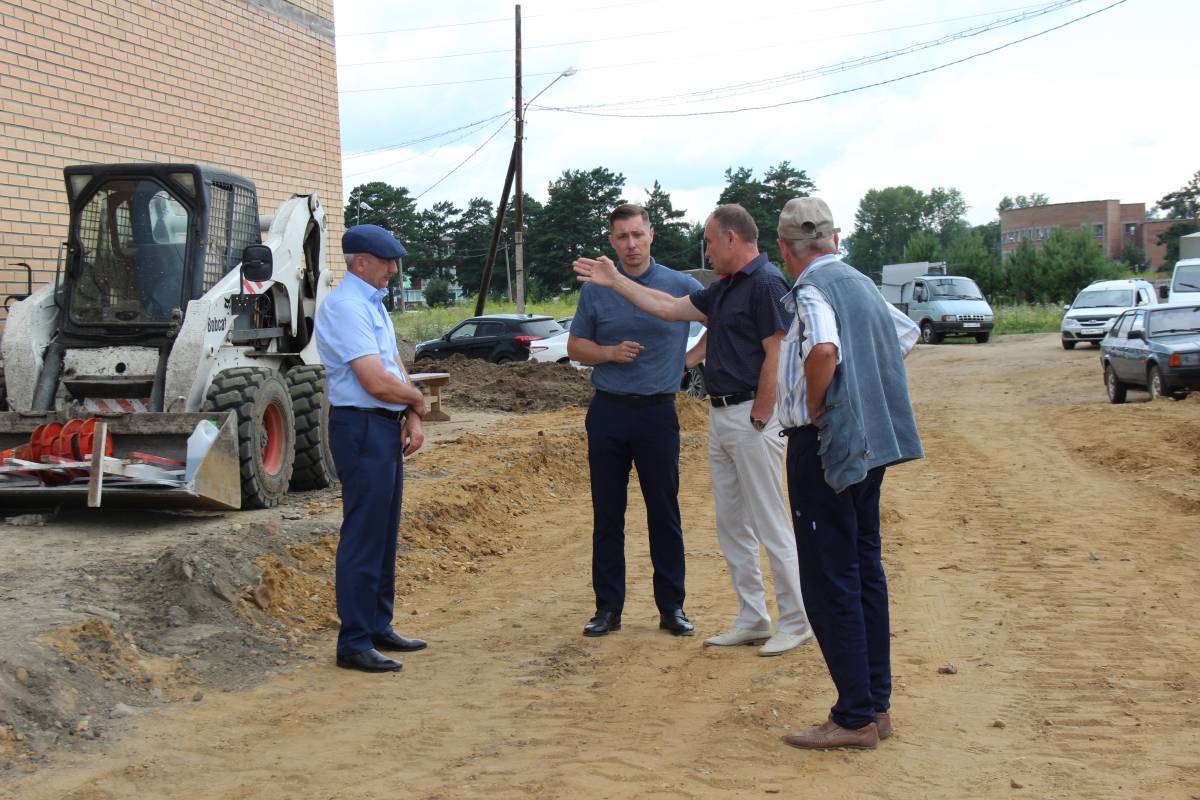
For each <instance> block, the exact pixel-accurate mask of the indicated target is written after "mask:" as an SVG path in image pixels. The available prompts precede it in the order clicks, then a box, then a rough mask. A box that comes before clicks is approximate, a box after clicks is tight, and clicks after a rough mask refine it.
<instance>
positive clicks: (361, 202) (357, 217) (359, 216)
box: [354, 200, 375, 225]
mask: <svg viewBox="0 0 1200 800" xmlns="http://www.w3.org/2000/svg"><path fill="white" fill-rule="evenodd" d="M364 208H365V209H366V210H367V211H374V210H375V209H374V208H372V207H371V204H370V203H368V202H366V201H365V200H359V201H358V208H357V209H355V212H356V214H355V217H354V224H355V225H361V224H362V212H363V209H364Z"/></svg>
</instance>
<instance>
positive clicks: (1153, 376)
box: [1146, 365, 1171, 400]
mask: <svg viewBox="0 0 1200 800" xmlns="http://www.w3.org/2000/svg"><path fill="white" fill-rule="evenodd" d="M1146 388H1147V389H1148V390H1149V391H1150V399H1151V400H1157V399H1158V398H1160V397H1165V396H1167V395H1169V394H1171V392H1169V391H1168V390H1167V382H1166V380H1165V379H1164V378H1163V374H1162V369H1161V368H1159V367H1156V366H1153V365H1151V366H1150V368H1149V369H1148V370H1146Z"/></svg>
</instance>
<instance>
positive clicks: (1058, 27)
mask: <svg viewBox="0 0 1200 800" xmlns="http://www.w3.org/2000/svg"><path fill="white" fill-rule="evenodd" d="M1126 2H1128V0H1117V1H1116V2H1115V3H1112V4H1110V5H1107V6H1105V7H1104V8H1100V9H1097V10H1096V11H1092V12H1089V13H1087V14H1084V15H1083V16H1081V17H1076V18H1075V19H1072V20H1068V21H1066V22H1064V23H1062V24H1060V25H1055V26H1053V27H1051V28H1046V29H1045V30H1041V31H1038V32H1037V33H1032V34H1030V35H1028V36H1024V37H1022V38H1020V39H1014V40H1013V41H1011V42H1006V43H1004V44H1002V45H998V46H996V47H993V48H991V49H988V50H983V51H980V52H978V53H973V54H971V55H969V56H964V57H962V58H959V59H955V60H954V61H947V62H946V63H944V64H938V65H937V66H933V67H929V68H927V69H922V70H917V71H916V72H909V73H907V74H905V75H900V76H898V77H895V78H889V79H888V80H885V81H876V82H874V83H867V84H863V85H861V86H855V87H852V88H850V89H842V90H840V91H836V92H828V93H826V94H822V95H816V96H814V97H805V98H802V99H800V100H786V101H784V102H782V103H771V104H769V105H762V106H745V107H743V108H729V109H722V110H719V111H688V112H680V113H676V114H606V113H602V112H599V111H586V110H582V109H578V108H568V107H555V106H535V108H539V109H541V110H543V111H560V112H564V113H568V114H582V115H584V116H591V117H619V118H629V119H665V118H678V117H712V116H718V115H723V114H738V113H741V112H743V111H766V110H769V109H773V108H783V107H784V106H794V105H799V104H801V103H812V102H816V101H817V100H827V99H829V98H831V97H838V96H840V95H844V94H852V93H854V92H861V91H865V90H867V89H874V88H877V87H880V86H887V85H888V84H892V83H899V82H900V81H903V80H907V79H909V78H915V77H918V76H920V75H928V74H929V73H931V72H938V71H939V70H943V69H946V68H948V67H953V66H957V65H958V64H963V63H966V62H967V61H973V60H974V59H976V58H981V57H983V56H986V55H991V54H992V53H996V52H999V51H1001V50H1006V49H1007V48H1009V47H1013V46H1015V45H1018V44H1022V43H1023V42H1028V41H1030V40H1031V39H1036V38H1038V37H1040V36H1045V35H1046V34H1048V33H1053V32H1054V31H1057V30H1061V29H1063V28H1066V27H1067V26H1069V25H1074V24H1075V23H1077V22H1082V21H1083V20H1085V19H1088V18H1089V17H1094V16H1096V15H1097V14H1102V13H1104V12H1105V11H1108V10H1110V9H1113V8H1116V7H1117V6H1119V5H1123V4H1124V3H1126Z"/></svg>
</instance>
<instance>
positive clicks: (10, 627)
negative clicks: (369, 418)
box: [0, 335, 1200, 800]
mask: <svg viewBox="0 0 1200 800" xmlns="http://www.w3.org/2000/svg"><path fill="white" fill-rule="evenodd" d="M908 363H909V368H910V374H911V382H912V387H913V397H914V401H915V403H916V405H917V410H918V415H919V419H920V423H921V430H922V434H923V436H924V439H925V443H926V448H927V451H928V458H927V459H926V460H925V461H922V462H919V463H915V464H908V465H904V466H901V467H898V468H896V469H894V470H891V471H889V473H888V476H887V479H886V480H885V484H884V502H883V505H884V509H883V510H884V520H885V532H884V541H885V562H886V564H887V567H888V570H889V578H890V582H891V590H892V608H891V610H892V619H893V633H894V638H893V645H894V650H893V661H894V672H895V680H896V692H895V697H894V706H893V716H894V720H895V723H896V727H897V735H896V736H895V737H894V738H893V739H890V740H888V741H886V742H884V743H883V744H882V745H881V747H880V748H879V749H878V750H877V751H875V752H871V753H842V752H830V753H802V752H800V751H796V750H792V749H790V748H788V747H786V746H784V745H783V744H782V743H781V742H780V741H779V737H780V736H781V735H782V734H783V733H786V732H787V731H789V730H793V729H795V728H797V727H800V726H807V725H810V724H813V723H815V722H818V721H820V720H822V719H823V718H824V717H825V715H826V713H827V711H828V707H829V705H830V703H831V702H832V700H833V689H832V686H831V684H830V682H829V678H828V675H827V673H826V671H825V668H824V664H823V662H822V660H821V658H820V652H819V649H818V648H817V647H816V646H815V644H810V645H806V646H805V647H803V648H800V649H799V650H797V651H793V652H792V653H789V654H787V655H785V656H783V657H780V658H774V659H764V658H758V657H757V656H756V655H755V651H754V649H752V648H736V649H733V650H723V649H722V650H714V649H707V650H706V649H704V648H703V647H701V639H702V637H703V636H707V635H711V634H713V633H716V632H719V631H721V630H723V629H724V628H725V627H727V626H728V624H729V622H730V621H731V620H732V619H733V617H734V615H735V614H736V607H737V604H736V599H735V597H734V595H733V592H732V590H731V588H730V586H729V581H728V576H727V574H726V571H725V567H724V562H723V559H722V558H721V556H720V552H719V550H718V547H717V543H716V538H715V533H714V530H713V510H712V500H711V492H710V489H709V486H708V473H707V467H706V463H705V448H704V443H705V439H706V426H707V423H706V419H707V416H706V410H705V407H704V406H703V404H702V403H699V402H696V401H689V400H687V399H686V398H681V400H680V413H681V424H682V429H683V445H684V446H683V455H682V459H681V463H682V475H683V480H682V490H681V506H682V509H683V514H684V528H685V536H686V538H687V543H688V568H689V572H688V589H689V599H688V601H687V609H688V611H689V613H690V614H691V616H692V618H693V619H694V620H695V622H696V623H697V628H698V631H697V632H698V636H697V637H695V638H673V637H670V636H669V635H667V634H666V633H664V632H661V631H659V630H658V629H657V617H656V613H655V610H654V606H653V601H652V596H651V589H650V568H649V558H648V555H647V549H646V542H645V520H644V511H643V509H642V508H641V507H640V501H639V498H638V494H637V492H636V490H634V491H631V498H630V500H631V502H630V511H629V514H628V524H629V536H628V539H629V547H628V551H629V581H628V582H629V587H630V591H629V600H628V604H627V607H626V612H625V626H624V629H623V630H622V631H620V632H619V633H617V634H614V635H612V636H609V637H607V638H604V639H597V640H591V639H584V638H583V637H581V636H580V631H581V628H582V625H583V623H584V622H585V621H586V619H587V617H588V616H589V614H590V611H591V606H592V596H591V590H590V585H589V576H590V551H591V544H590V523H591V505H590V496H589V493H588V486H587V469H586V441H585V439H584V435H583V430H582V419H583V410H582V408H579V407H577V406H575V405H569V406H568V407H565V408H563V407H560V408H559V409H558V410H555V411H549V412H544V413H536V414H514V413H504V414H496V413H483V412H478V413H476V412H462V411H460V410H459V407H457V406H456V405H455V404H454V403H453V402H450V401H448V402H447V403H446V408H447V410H449V411H450V413H451V414H452V416H454V419H453V420H452V421H451V422H449V423H445V424H442V425H437V426H430V428H429V430H430V432H431V433H432V434H433V436H432V438H433V439H434V440H435V441H434V442H433V443H432V444H431V446H430V447H429V448H428V450H427V451H423V452H422V453H420V454H418V456H417V457H416V458H414V459H412V461H411V462H410V464H409V468H410V469H409V479H410V480H409V482H408V485H407V487H406V491H407V497H406V500H405V504H406V505H405V509H406V514H405V521H404V524H403V528H402V535H403V542H404V547H403V550H402V553H401V555H400V563H399V571H400V576H401V577H400V582H399V586H398V610H399V614H398V620H397V627H398V629H399V630H401V632H403V633H405V634H406V635H417V636H422V637H424V638H428V639H429V640H430V642H431V644H430V648H429V650H427V651H424V652H422V653H416V654H412V655H410V656H407V657H406V658H405V659H404V660H405V670H404V672H403V673H401V674H398V675H389V676H370V675H362V674H358V673H348V672H345V671H341V670H337V669H336V668H335V667H334V666H333V663H332V650H333V633H332V631H333V625H334V617H333V606H332V592H331V583H330V578H331V567H332V558H333V548H334V546H335V541H334V538H333V534H334V532H335V531H336V528H337V524H338V510H337V502H338V499H337V496H336V494H335V493H325V494H318V495H315V496H314V495H296V496H294V497H292V498H289V503H288V505H286V506H284V507H283V508H281V509H277V510H273V511H269V512H249V513H241V514H228V515H220V516H216V517H195V516H191V517H187V516H179V515H171V516H168V515H162V514H146V513H144V514H129V513H125V514H122V515H120V516H117V515H113V514H109V513H107V512H105V513H103V514H97V513H95V512H93V513H90V514H87V513H84V512H64V513H62V514H60V515H59V516H58V517H57V518H56V519H53V520H52V521H49V522H46V523H44V524H41V525H37V524H24V525H13V526H9V527H6V528H3V529H0V714H2V715H3V716H0V725H2V726H3V727H2V728H0V766H4V767H5V768H6V771H4V772H0V796H5V797H7V796H11V797H22V798H31V799H33V800H37V799H38V798H71V800H108V799H109V798H126V797H164V798H166V797H171V798H174V797H179V798H185V797H186V798H275V797H281V796H286V797H296V798H309V797H312V798H342V797H346V798H349V797H359V796H391V795H395V794H399V793H402V794H404V795H406V796H417V797H444V798H451V797H453V798H462V797H465V798H471V797H489V798H494V797H528V796H533V797H563V798H566V797H572V798H574V797H622V798H623V797H639V798H640V797H714V796H748V795H762V794H782V793H788V794H797V793H803V794H806V795H811V796H819V797H830V798H857V797H863V796H873V797H883V798H912V797H931V798H934V797H935V798H965V797H971V798H976V797H1006V798H1007V797H1013V796H1030V797H1061V798H1125V797H1155V798H1200V728H1198V727H1197V726H1196V725H1195V718H1196V714H1197V710H1198V709H1197V704H1198V703H1200V656H1198V655H1197V647H1196V643H1197V641H1200V638H1198V635H1200V622H1198V621H1197V617H1196V615H1195V613H1194V609H1195V607H1196V606H1197V604H1198V603H1200V581H1198V580H1197V578H1196V565H1195V558H1196V554H1197V552H1200V502H1198V501H1197V498H1200V398H1197V397H1195V396H1193V397H1191V398H1189V399H1188V400H1186V401H1183V402H1174V401H1170V400H1161V401H1158V402H1155V403H1148V402H1143V398H1144V397H1145V395H1144V394H1139V393H1136V392H1133V393H1131V399H1133V400H1134V401H1135V402H1132V403H1130V404H1128V405H1123V406H1111V405H1109V404H1107V403H1106V402H1105V400H1104V390H1103V385H1102V382H1101V377H1100V371H1099V364H1098V359H1097V357H1096V352H1095V351H1094V350H1089V349H1081V350H1076V351H1072V352H1066V351H1063V350H1061V348H1059V346H1058V342H1057V337H1056V336H1053V335H1028V336H1006V337H998V338H997V339H994V340H993V341H992V342H991V343H989V344H987V345H975V344H969V345H968V344H963V345H946V346H938V347H920V348H918V350H917V352H916V353H914V354H913V355H912V356H911V357H910V359H909V362H908ZM422 366H423V367H424V365H422ZM547 366H556V365H547ZM492 369H493V370H496V369H500V370H504V369H510V367H502V368H492ZM454 380H455V381H458V380H460V378H458V377H456V378H455V379H454ZM462 383H463V384H464V386H466V385H467V384H468V382H467V381H466V380H465V379H462ZM464 394H466V393H464ZM35 522H36V520H35ZM239 525H240V526H241V527H240V528H238V529H235V526H239ZM172 607H174V608H175V609H177V610H174V611H173V610H172ZM116 615H119V617H117V616H116ZM18 668H19V669H18ZM118 703H122V704H124V705H123V706H121V707H118V705H117V704H118ZM97 734H98V735H99V738H93V736H95V735H97Z"/></svg>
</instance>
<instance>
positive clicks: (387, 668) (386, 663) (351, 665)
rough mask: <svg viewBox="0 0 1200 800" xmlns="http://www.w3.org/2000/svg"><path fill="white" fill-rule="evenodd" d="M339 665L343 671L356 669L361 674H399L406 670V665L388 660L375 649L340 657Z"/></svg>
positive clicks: (338, 659) (338, 658) (391, 659)
mask: <svg viewBox="0 0 1200 800" xmlns="http://www.w3.org/2000/svg"><path fill="white" fill-rule="evenodd" d="M337 665H338V666H339V667H341V668H342V669H356V670H359V671H360V672H399V671H400V670H402V669H404V665H403V664H401V663H400V662H399V661H396V660H395V659H393V658H388V657H387V656H385V655H384V654H383V653H381V652H379V651H378V650H375V649H371V650H363V651H362V652H361V653H351V654H350V655H348V656H338V657H337Z"/></svg>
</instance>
